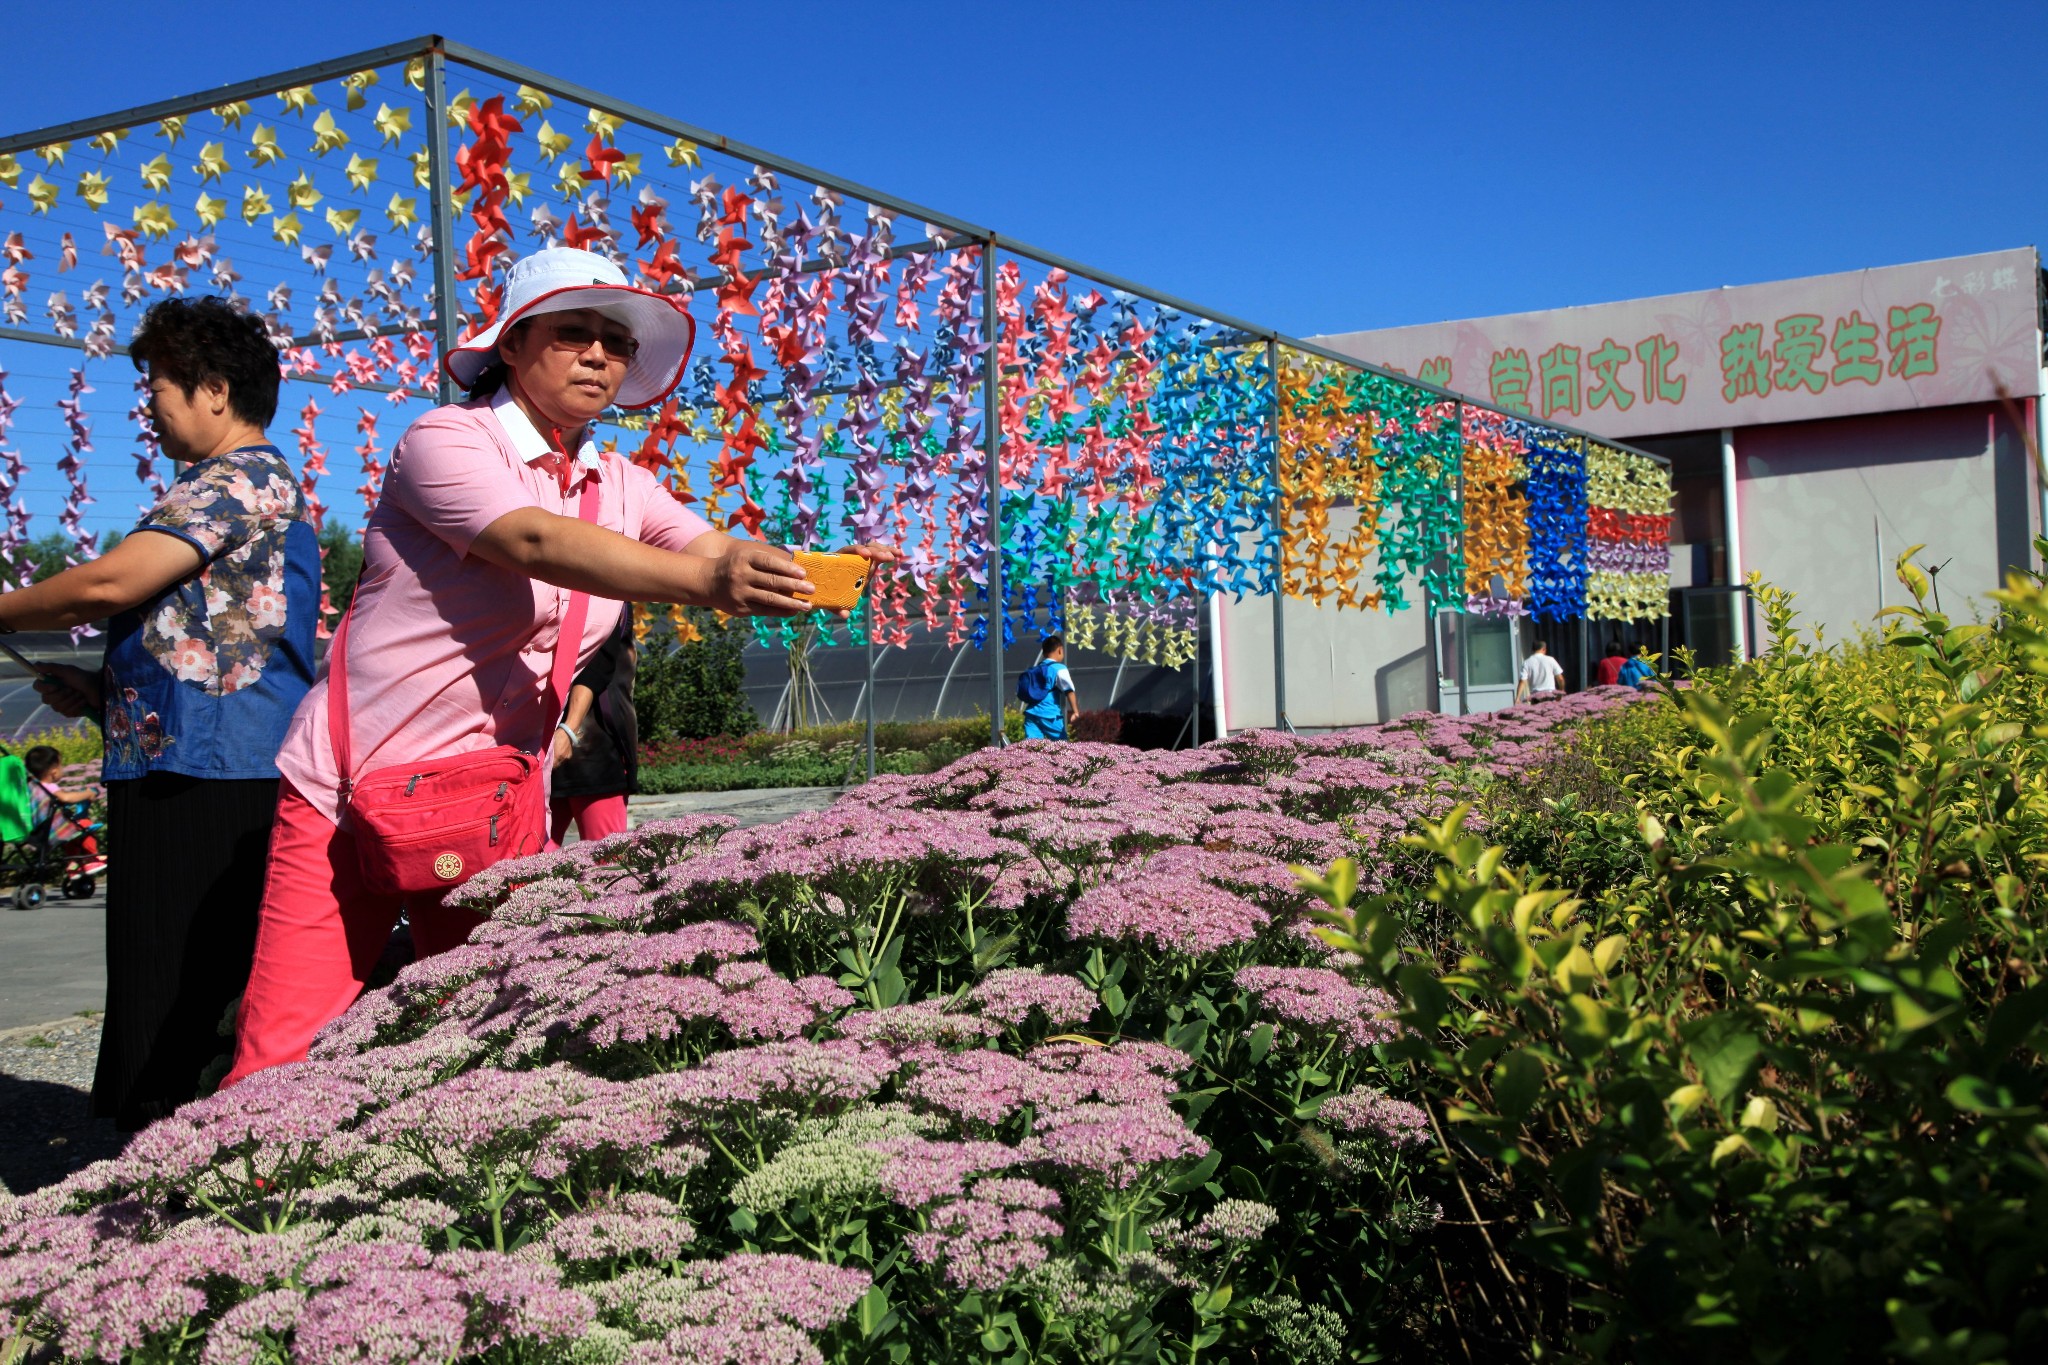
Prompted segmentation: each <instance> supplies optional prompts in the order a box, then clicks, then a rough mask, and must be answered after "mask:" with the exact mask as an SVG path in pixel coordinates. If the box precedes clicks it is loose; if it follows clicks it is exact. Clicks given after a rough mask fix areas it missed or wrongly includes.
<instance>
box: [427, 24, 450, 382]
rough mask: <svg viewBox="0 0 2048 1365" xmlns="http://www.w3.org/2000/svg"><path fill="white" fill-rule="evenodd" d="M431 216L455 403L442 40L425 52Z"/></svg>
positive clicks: (444, 372) (440, 326)
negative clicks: (451, 364)
mask: <svg viewBox="0 0 2048 1365" xmlns="http://www.w3.org/2000/svg"><path fill="white" fill-rule="evenodd" d="M426 134H427V193H428V195H430V196H431V199H430V201H429V203H430V208H429V212H428V219H429V221H430V222H431V223H432V224H433V231H434V335H435V337H436V338H437V339H438V340H439V341H440V343H441V362H440V364H439V365H437V366H436V367H435V378H436V381H437V383H438V386H439V389H440V394H441V401H442V402H443V403H449V402H453V401H454V399H455V381H454V380H453V379H452V378H451V377H450V376H449V374H448V357H449V356H450V355H452V354H453V353H454V351H455V314H456V303H455V201H454V199H453V198H452V197H451V196H450V193H449V192H450V190H451V189H452V188H453V186H452V183H451V182H450V180H449V178H448V59H447V58H446V57H445V56H443V55H442V53H441V48H440V45H439V44H438V43H436V44H435V46H433V47H432V48H430V49H429V50H428V52H427V129H426Z"/></svg>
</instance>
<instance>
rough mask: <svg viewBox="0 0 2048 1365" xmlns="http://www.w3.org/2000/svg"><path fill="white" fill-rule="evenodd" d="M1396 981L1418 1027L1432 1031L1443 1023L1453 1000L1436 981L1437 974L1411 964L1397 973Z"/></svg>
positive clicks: (1395, 975)
mask: <svg viewBox="0 0 2048 1365" xmlns="http://www.w3.org/2000/svg"><path fill="white" fill-rule="evenodd" d="M1394 979H1395V980H1396V981H1398V982H1399V983H1400V985H1401V993H1402V994H1403V995H1404V996H1406V997H1407V999H1408V1006H1409V1008H1410V1009H1411V1010H1412V1011H1414V1013H1415V1015H1416V1025H1417V1026H1418V1027H1420V1028H1424V1029H1432V1028H1436V1027H1437V1026H1438V1025H1440V1024H1441V1023H1442V1022H1443V1017H1444V1014H1445V1013H1446V1011H1448V1010H1449V1009H1450V1001H1451V998H1450V995H1449V994H1448V993H1447V992H1446V991H1445V990H1444V988H1443V984H1442V983H1441V982H1439V981H1438V980H1437V979H1436V973H1435V972H1433V971H1431V970H1429V969H1428V968H1427V967H1422V966H1419V965H1417V964H1415V963H1412V962H1411V963H1409V964H1408V965H1406V966H1404V967H1402V968H1401V969H1400V970H1399V971H1398V972H1396V973H1395V974H1394Z"/></svg>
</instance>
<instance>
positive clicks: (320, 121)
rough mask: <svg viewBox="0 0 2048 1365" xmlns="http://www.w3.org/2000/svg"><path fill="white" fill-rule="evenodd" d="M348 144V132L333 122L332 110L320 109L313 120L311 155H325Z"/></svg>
mask: <svg viewBox="0 0 2048 1365" xmlns="http://www.w3.org/2000/svg"><path fill="white" fill-rule="evenodd" d="M346 146H348V133H347V131H346V130H344V129H341V128H338V127H336V126H335V123H334V111H333V110H332V109H322V110H321V111H320V117H318V118H316V119H314V120H313V155H315V156H326V155H327V154H328V153H329V152H333V151H339V150H340V149H341V148H343V147H346Z"/></svg>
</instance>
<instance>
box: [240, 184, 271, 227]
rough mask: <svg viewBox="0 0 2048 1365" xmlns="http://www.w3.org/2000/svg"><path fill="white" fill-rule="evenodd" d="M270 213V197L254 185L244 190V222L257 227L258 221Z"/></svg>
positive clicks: (245, 187)
mask: <svg viewBox="0 0 2048 1365" xmlns="http://www.w3.org/2000/svg"><path fill="white" fill-rule="evenodd" d="M268 212H270V196H269V195H267V194H265V193H264V192H263V191H262V190H260V189H258V188H256V187H255V186H254V185H247V186H244V187H243V189H242V221H243V222H245V223H247V224H248V225H249V226H250V227H255V226H256V220H257V219H258V218H261V217H262V216H263V215H264V214H266V213H268Z"/></svg>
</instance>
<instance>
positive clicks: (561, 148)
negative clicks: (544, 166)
mask: <svg viewBox="0 0 2048 1365" xmlns="http://www.w3.org/2000/svg"><path fill="white" fill-rule="evenodd" d="M534 137H535V138H536V139H537V140H538V141H539V142H540V154H541V155H542V156H544V157H546V158H547V159H548V160H550V161H553V160H554V159H555V158H556V157H558V156H561V155H562V154H563V153H564V152H567V151H568V150H569V142H570V138H569V135H568V134H567V133H558V132H556V131H555V126H554V125H553V124H552V123H549V122H548V121H547V120H546V119H542V120H541V121H540V131H539V132H538V133H536V134H534Z"/></svg>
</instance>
